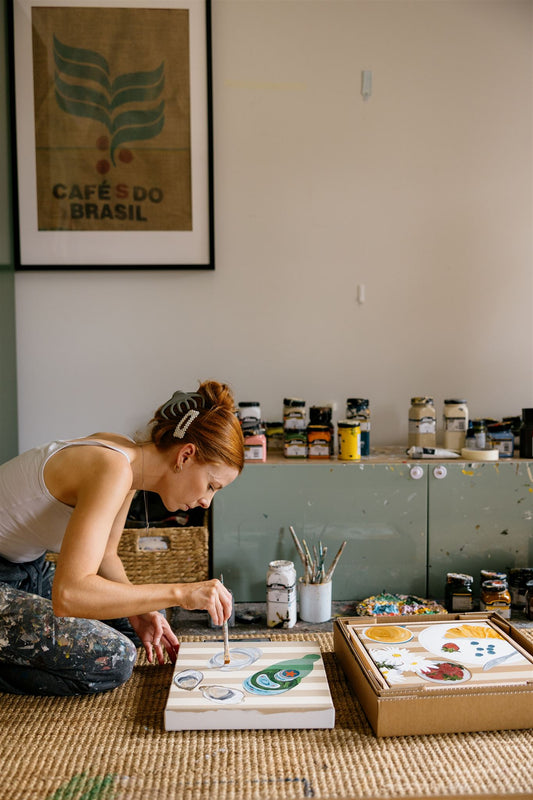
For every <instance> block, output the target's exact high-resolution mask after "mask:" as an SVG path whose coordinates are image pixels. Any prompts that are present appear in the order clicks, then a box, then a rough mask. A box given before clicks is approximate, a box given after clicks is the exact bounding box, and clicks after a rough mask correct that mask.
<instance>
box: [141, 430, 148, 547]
mask: <svg viewBox="0 0 533 800" xmlns="http://www.w3.org/2000/svg"><path fill="white" fill-rule="evenodd" d="M141 456H142V468H141V469H142V475H141V488H142V493H143V500H144V520H145V527H146V533H148V530H149V527H150V526H149V524H148V504H147V502H146V492H145V490H144V445H143V444H142V445H141Z"/></svg>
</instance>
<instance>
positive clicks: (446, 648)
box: [442, 642, 459, 653]
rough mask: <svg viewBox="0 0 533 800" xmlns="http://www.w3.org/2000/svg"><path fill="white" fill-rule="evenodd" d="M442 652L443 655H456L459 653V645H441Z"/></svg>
mask: <svg viewBox="0 0 533 800" xmlns="http://www.w3.org/2000/svg"><path fill="white" fill-rule="evenodd" d="M442 651H443V652H444V653H457V652H458V651H459V645H458V644H455V643H454V642H447V643H446V644H443V645H442Z"/></svg>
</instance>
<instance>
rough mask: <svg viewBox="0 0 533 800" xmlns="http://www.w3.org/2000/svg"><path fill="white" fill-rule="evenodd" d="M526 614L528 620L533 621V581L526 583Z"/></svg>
mask: <svg viewBox="0 0 533 800" xmlns="http://www.w3.org/2000/svg"><path fill="white" fill-rule="evenodd" d="M524 610H525V612H526V617H527V618H528V619H533V581H528V582H527V583H526V602H525V609H524Z"/></svg>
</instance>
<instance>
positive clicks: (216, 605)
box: [177, 578, 233, 625]
mask: <svg viewBox="0 0 533 800" xmlns="http://www.w3.org/2000/svg"><path fill="white" fill-rule="evenodd" d="M179 588H180V592H179V600H178V603H177V604H178V605H179V606H181V608H185V609H187V610H188V611H197V610H202V609H205V610H206V611H207V612H208V613H209V615H210V616H211V619H212V620H213V624H214V625H222V623H223V622H224V621H225V620H227V619H229V617H230V616H231V611H232V606H233V597H232V595H231V592H229V591H228V590H227V589H226V587H225V586H224V584H222V583H221V582H220V581H219V580H218V579H217V578H213V579H212V580H210V581H202V582H200V583H182V584H180V585H179Z"/></svg>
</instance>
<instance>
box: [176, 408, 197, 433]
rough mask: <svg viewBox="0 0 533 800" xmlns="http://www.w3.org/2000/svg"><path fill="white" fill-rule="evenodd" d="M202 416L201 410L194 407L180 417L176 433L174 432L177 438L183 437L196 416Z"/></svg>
mask: <svg viewBox="0 0 533 800" xmlns="http://www.w3.org/2000/svg"><path fill="white" fill-rule="evenodd" d="M199 416H200V412H199V411H195V409H194V408H191V409H190V410H189V411H187V413H186V414H184V415H183V417H182V418H181V419H180V421H179V422H178V424H177V425H176V427H175V428H174V433H173V434H172V435H173V436H174V437H175V438H176V439H183V437H184V436H185V434H186V433H187V429H188V427H189V425H190V424H191V422H194V420H195V419H196V417H199Z"/></svg>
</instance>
